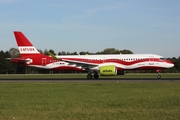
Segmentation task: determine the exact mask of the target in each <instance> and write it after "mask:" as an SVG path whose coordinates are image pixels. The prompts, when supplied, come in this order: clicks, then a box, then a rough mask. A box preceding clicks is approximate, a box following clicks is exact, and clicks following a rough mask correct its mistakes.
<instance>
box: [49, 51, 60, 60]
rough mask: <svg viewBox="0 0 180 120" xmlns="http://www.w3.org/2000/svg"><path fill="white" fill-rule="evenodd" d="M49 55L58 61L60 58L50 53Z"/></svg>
mask: <svg viewBox="0 0 180 120" xmlns="http://www.w3.org/2000/svg"><path fill="white" fill-rule="evenodd" d="M48 54H49V55H50V56H51V57H52V58H53V59H56V60H58V58H57V57H56V56H55V55H54V54H52V53H51V52H48Z"/></svg>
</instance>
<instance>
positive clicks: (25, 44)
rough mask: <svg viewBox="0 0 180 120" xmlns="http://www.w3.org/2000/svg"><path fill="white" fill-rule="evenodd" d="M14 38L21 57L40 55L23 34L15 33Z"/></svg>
mask: <svg viewBox="0 0 180 120" xmlns="http://www.w3.org/2000/svg"><path fill="white" fill-rule="evenodd" d="M14 36H15V38H16V42H17V45H18V49H19V52H20V54H21V56H25V55H34V54H40V53H39V52H38V51H37V49H36V48H35V47H34V46H33V44H32V43H31V42H30V41H29V40H28V39H27V38H26V37H25V36H24V34H23V33H22V32H19V31H14Z"/></svg>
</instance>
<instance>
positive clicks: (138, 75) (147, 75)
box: [0, 73, 180, 79]
mask: <svg viewBox="0 0 180 120" xmlns="http://www.w3.org/2000/svg"><path fill="white" fill-rule="evenodd" d="M86 76H87V74H1V75H0V79H6V78H7V79H8V78H16V79H18V78H20V79H22V78H23V79H29V78H32V79H36V78H46V79H47V78H86ZM161 76H162V78H180V73H161ZM156 77H157V73H127V74H125V75H117V76H100V78H156Z"/></svg>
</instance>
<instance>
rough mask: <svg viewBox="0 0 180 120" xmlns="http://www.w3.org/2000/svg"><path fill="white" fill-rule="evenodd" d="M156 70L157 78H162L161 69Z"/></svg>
mask: <svg viewBox="0 0 180 120" xmlns="http://www.w3.org/2000/svg"><path fill="white" fill-rule="evenodd" d="M156 72H157V73H158V75H157V79H161V75H160V72H161V70H156Z"/></svg>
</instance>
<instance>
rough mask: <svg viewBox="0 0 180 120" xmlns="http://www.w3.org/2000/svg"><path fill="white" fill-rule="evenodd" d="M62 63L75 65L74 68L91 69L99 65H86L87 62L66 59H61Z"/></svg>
mask: <svg viewBox="0 0 180 120" xmlns="http://www.w3.org/2000/svg"><path fill="white" fill-rule="evenodd" d="M61 60H62V61H65V62H68V63H69V64H70V65H71V64H72V65H74V64H76V66H89V67H90V66H91V67H97V66H99V64H95V63H87V62H83V61H75V60H67V59H61Z"/></svg>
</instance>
